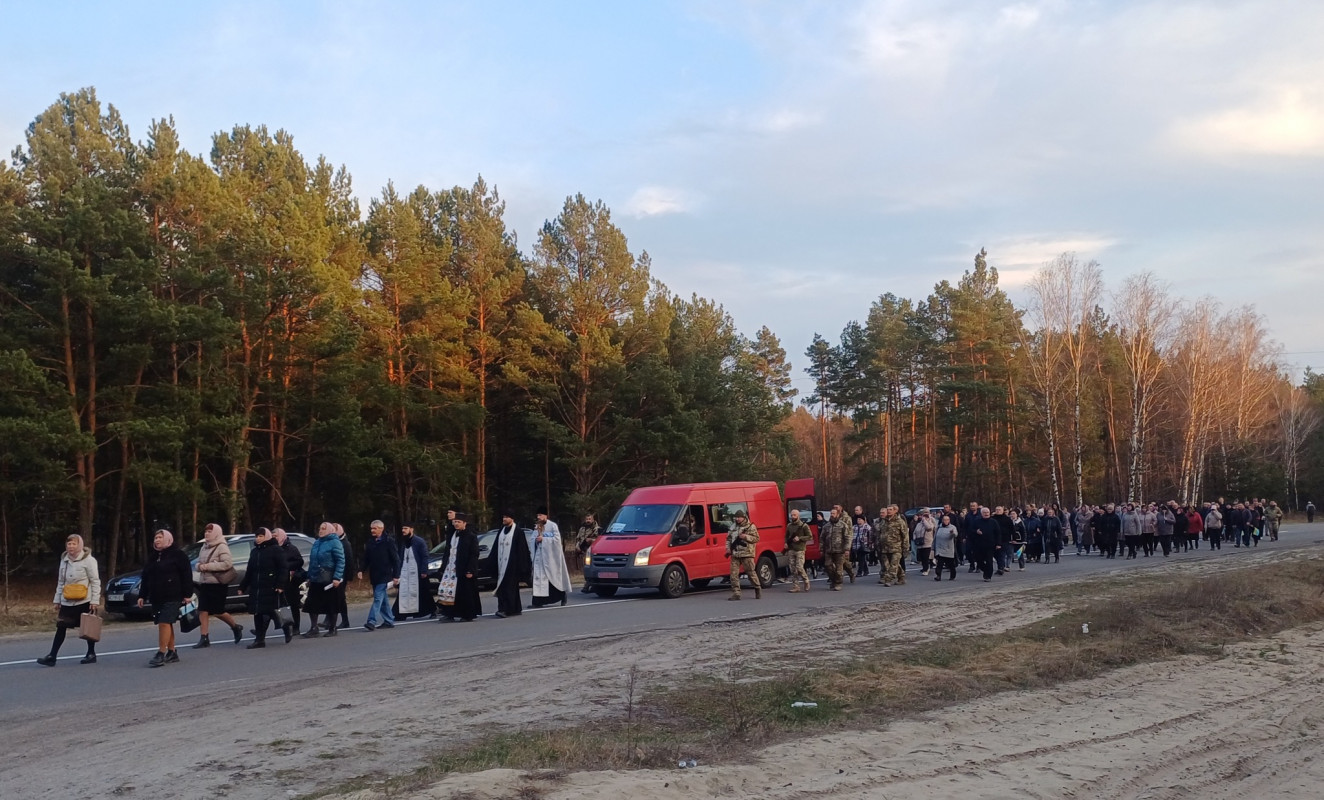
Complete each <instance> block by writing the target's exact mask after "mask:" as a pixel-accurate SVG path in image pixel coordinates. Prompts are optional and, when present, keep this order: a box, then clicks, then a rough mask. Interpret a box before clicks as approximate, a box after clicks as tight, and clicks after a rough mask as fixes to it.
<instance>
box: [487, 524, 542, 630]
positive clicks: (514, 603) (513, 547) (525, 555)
mask: <svg viewBox="0 0 1324 800" xmlns="http://www.w3.org/2000/svg"><path fill="white" fill-rule="evenodd" d="M490 557H491V558H493V559H496V569H495V570H493V571H494V572H495V573H496V576H497V585H496V591H495V592H494V593H493V594H494V596H495V597H496V601H497V610H496V617H497V619H504V618H506V617H518V616H519V615H520V614H521V613H523V610H524V608H523V606H522V605H521V600H520V596H519V587H520V584H521V583H527V584H532V583H533V558H532V556H531V555H530V554H529V540H528V539H525V538H524V531H522V530H520V526H519V525H518V524H517V523H516V522H515V515H514V514H510V513H506V514H503V515H502V516H501V530H499V531H497V538H496V546H495V547H493V548H492V555H491V556H490Z"/></svg>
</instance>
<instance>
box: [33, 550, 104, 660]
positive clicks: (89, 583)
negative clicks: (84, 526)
mask: <svg viewBox="0 0 1324 800" xmlns="http://www.w3.org/2000/svg"><path fill="white" fill-rule="evenodd" d="M100 605H101V575H100V573H99V572H98V571H97V560H96V559H95V558H93V557H92V551H91V550H88V549H87V548H86V547H84V546H83V537H81V536H79V535H78V534H76V533H75V534H72V535H70V536H69V538H67V539H65V540H64V555H63V556H61V557H60V577H59V579H58V580H57V581H56V584H55V610H56V611H57V612H58V614H57V616H56V617H55V641H53V642H51V651H50V652H49V653H47V654H46V655H44V656H42V657H41V658H39V659H37V663H38V664H40V665H42V666H43V667H53V666H55V659H56V657H57V656H59V654H60V645H62V644H64V637H65V634H66V633H67V632H68V630H69V629H70V628H77V627H78V625H79V622H80V621H81V619H82V616H83V615H84V614H87V613H93V614H94V613H96V610H97V608H98V607H99V606H100ZM78 663H80V664H95V663H97V643H96V642H93V641H91V640H88V643H87V655H85V656H83V660H82V661H80V662H78Z"/></svg>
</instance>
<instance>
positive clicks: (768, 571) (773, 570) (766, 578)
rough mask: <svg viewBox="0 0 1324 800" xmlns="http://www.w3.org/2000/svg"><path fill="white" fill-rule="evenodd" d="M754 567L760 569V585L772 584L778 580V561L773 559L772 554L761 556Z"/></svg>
mask: <svg viewBox="0 0 1324 800" xmlns="http://www.w3.org/2000/svg"><path fill="white" fill-rule="evenodd" d="M754 569H756V570H758V573H759V585H760V586H771V585H772V583H773V581H775V580H777V562H776V561H773V560H772V557H771V556H768V555H765V556H763V557H762V558H760V559H759V560H758V563H756V564H755V565H754Z"/></svg>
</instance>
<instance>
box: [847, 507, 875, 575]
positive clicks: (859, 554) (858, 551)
mask: <svg viewBox="0 0 1324 800" xmlns="http://www.w3.org/2000/svg"><path fill="white" fill-rule="evenodd" d="M872 538H873V526H871V525H870V524H869V521H868V520H866V519H865V518H864V515H863V514H857V515H855V520H854V524H853V525H852V526H851V543H850V555H851V560H852V561H854V562H855V577H857V578H862V577H864V576H865V575H868V574H869V553H870V551H871V550H873V546H872V542H871V541H870V539H872Z"/></svg>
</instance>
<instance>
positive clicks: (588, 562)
mask: <svg viewBox="0 0 1324 800" xmlns="http://www.w3.org/2000/svg"><path fill="white" fill-rule="evenodd" d="M584 566H586V567H591V566H593V554H592V553H585V554H584Z"/></svg>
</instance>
